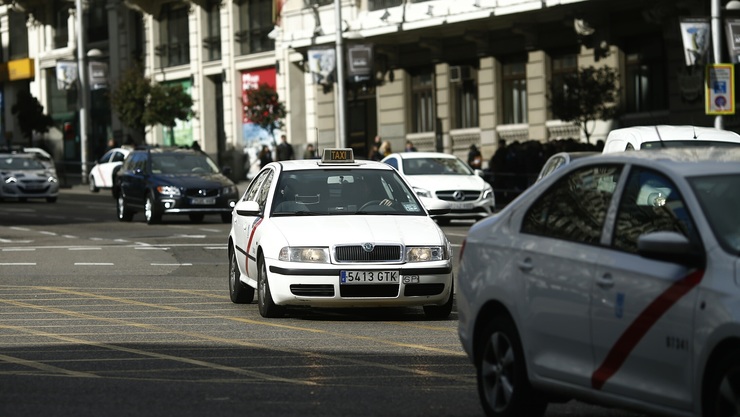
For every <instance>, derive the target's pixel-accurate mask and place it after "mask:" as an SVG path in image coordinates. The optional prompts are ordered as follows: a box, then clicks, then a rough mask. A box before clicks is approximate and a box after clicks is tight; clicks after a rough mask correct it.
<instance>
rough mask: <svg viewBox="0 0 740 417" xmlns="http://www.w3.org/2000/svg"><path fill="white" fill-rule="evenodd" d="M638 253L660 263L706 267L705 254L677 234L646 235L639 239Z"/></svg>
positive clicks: (654, 233)
mask: <svg viewBox="0 0 740 417" xmlns="http://www.w3.org/2000/svg"><path fill="white" fill-rule="evenodd" d="M637 253H638V254H639V255H640V256H643V257H645V258H649V259H655V260H658V261H664V262H672V263H676V264H679V265H684V266H688V267H702V266H704V262H705V257H704V253H703V252H702V251H701V250H699V249H697V248H696V246H695V245H693V244H692V243H691V242H690V241H689V239H688V238H687V237H686V236H684V235H682V234H680V233H677V232H653V233H645V234H644V235H641V236H640V237H639V238H637Z"/></svg>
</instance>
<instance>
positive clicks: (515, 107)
mask: <svg viewBox="0 0 740 417" xmlns="http://www.w3.org/2000/svg"><path fill="white" fill-rule="evenodd" d="M503 96H504V97H503V104H504V109H503V110H504V115H503V119H504V123H505V124H516V123H527V65H526V63H524V62H512V63H506V64H504V65H503Z"/></svg>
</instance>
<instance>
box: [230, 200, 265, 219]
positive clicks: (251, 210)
mask: <svg viewBox="0 0 740 417" xmlns="http://www.w3.org/2000/svg"><path fill="white" fill-rule="evenodd" d="M234 209H235V210H236V214H238V215H240V216H251V217H254V216H259V215H260V214H261V213H262V212H261V211H260V205H259V203H258V202H256V201H239V202H238V203H236V206H235V207H234Z"/></svg>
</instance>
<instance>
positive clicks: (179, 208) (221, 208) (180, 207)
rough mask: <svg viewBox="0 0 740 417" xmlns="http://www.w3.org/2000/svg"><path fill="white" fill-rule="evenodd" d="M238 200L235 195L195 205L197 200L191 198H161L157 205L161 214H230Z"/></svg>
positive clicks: (215, 198) (219, 197)
mask: <svg viewBox="0 0 740 417" xmlns="http://www.w3.org/2000/svg"><path fill="white" fill-rule="evenodd" d="M238 200H239V196H238V195H236V194H234V195H222V196H218V197H214V199H213V201H212V202H210V201H209V202H206V203H196V202H195V201H198V200H194V199H193V198H192V197H167V196H162V197H160V199H159V200H158V201H157V205H158V208H159V211H160V212H161V213H162V214H188V213H204V214H207V213H231V211H232V210H233V207H234V204H236V202H237V201H238ZM200 201H204V200H200Z"/></svg>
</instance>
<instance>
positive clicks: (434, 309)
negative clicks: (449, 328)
mask: <svg viewBox="0 0 740 417" xmlns="http://www.w3.org/2000/svg"><path fill="white" fill-rule="evenodd" d="M454 294H455V287H454V284H453V285H452V286H451V287H450V296H449V298H447V302H446V303H444V304H442V305H441V306H435V305H431V306H424V315H425V316H426V317H427V318H428V319H430V320H444V319H446V318H447V317H449V316H450V313H452V303H453V299H454Z"/></svg>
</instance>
